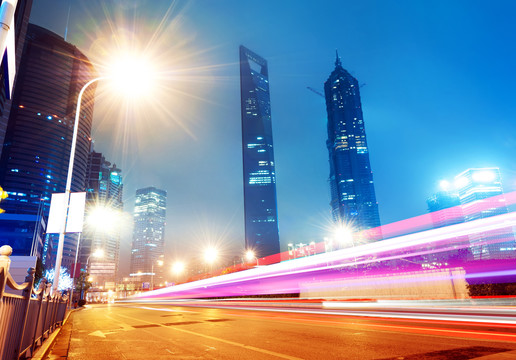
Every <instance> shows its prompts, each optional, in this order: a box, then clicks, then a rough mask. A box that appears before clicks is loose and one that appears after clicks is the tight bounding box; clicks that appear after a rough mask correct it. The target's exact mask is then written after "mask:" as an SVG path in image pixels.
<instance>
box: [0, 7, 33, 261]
mask: <svg viewBox="0 0 516 360" xmlns="http://www.w3.org/2000/svg"><path fill="white" fill-rule="evenodd" d="M31 9H32V0H18V2H17V4H16V11H15V13H14V38H15V40H14V41H15V45H14V46H15V53H16V54H15V56H16V71H19V68H20V61H21V57H22V52H23V47H24V45H25V38H26V32H27V25H28V24H29V17H30V11H31ZM5 75H6V73H5V69H4V67H3V65H2V67H1V69H0V146H1V145H2V144H3V143H4V137H5V131H6V130H7V121H8V120H9V111H10V110H11V105H12V95H11V99H7V91H6V90H7V89H6V78H5ZM15 86H16V78H15ZM1 152H2V148H0V153H1ZM18 254H19V253H18Z"/></svg>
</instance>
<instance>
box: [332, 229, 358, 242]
mask: <svg viewBox="0 0 516 360" xmlns="http://www.w3.org/2000/svg"><path fill="white" fill-rule="evenodd" d="M334 235H335V240H336V241H337V243H338V244H340V245H349V244H351V245H352V246H355V243H354V241H353V232H352V231H351V229H350V228H349V227H347V226H343V225H339V226H338V227H337V228H336V229H335V232H334Z"/></svg>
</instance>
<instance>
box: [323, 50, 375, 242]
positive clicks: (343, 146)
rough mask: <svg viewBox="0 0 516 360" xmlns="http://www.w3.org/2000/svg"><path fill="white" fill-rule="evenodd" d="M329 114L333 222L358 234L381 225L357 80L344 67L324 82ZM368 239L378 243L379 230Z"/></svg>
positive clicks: (338, 59)
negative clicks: (343, 225)
mask: <svg viewBox="0 0 516 360" xmlns="http://www.w3.org/2000/svg"><path fill="white" fill-rule="evenodd" d="M324 94H325V97H326V110H327V113H328V140H327V142H326V145H327V147H328V152H329V155H330V177H329V183H330V191H331V203H330V204H331V209H332V215H333V220H334V221H336V222H339V223H344V224H349V226H351V227H353V229H354V230H355V231H361V230H368V229H371V228H377V227H379V226H380V216H379V214H378V203H377V202H376V195H375V191H374V183H373V172H372V170H371V165H370V163H369V149H368V147H367V140H366V133H365V125H364V118H363V115H362V104H361V101H360V89H359V86H358V81H357V79H355V78H354V77H353V76H351V74H350V73H349V72H347V71H346V70H345V69H344V68H343V67H342V64H341V61H340V58H339V57H338V55H337V59H336V61H335V70H333V72H332V73H331V74H330V77H329V78H328V80H327V81H326V82H325V83H324ZM366 237H367V239H366V240H379V239H380V238H381V234H380V232H379V229H377V230H376V231H375V232H374V233H373V234H372V233H369V235H367V236H366Z"/></svg>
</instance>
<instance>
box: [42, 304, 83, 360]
mask: <svg viewBox="0 0 516 360" xmlns="http://www.w3.org/2000/svg"><path fill="white" fill-rule="evenodd" d="M75 312H76V310H74V311H71V312H70V313H69V314H68V315H67V317H66V319H65V321H64V324H63V326H61V327H60V328H59V329H57V330H55V331H54V333H53V334H52V335H51V336H50V337H49V338H48V339H47V340H46V341H45V342H44V343H43V344H42V345H41V347H40V348H39V349H38V350H37V351H36V353H35V354H34V356H33V357H32V360H45V359H67V358H68V350H69V348H70V338H71V335H72V326H73V316H74V313H75Z"/></svg>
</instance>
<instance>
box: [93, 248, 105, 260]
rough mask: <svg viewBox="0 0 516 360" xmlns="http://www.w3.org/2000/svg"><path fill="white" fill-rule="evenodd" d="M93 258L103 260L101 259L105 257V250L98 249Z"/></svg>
mask: <svg viewBox="0 0 516 360" xmlns="http://www.w3.org/2000/svg"><path fill="white" fill-rule="evenodd" d="M91 255H92V256H93V257H96V258H101V257H104V250H102V249H97V250H95V251H94V252H93V254H91Z"/></svg>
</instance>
